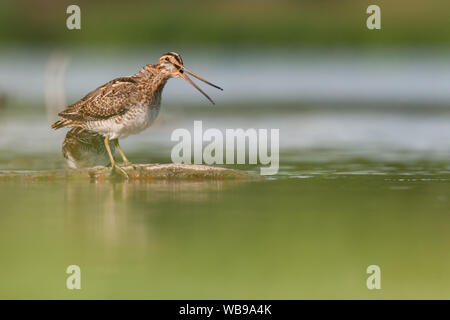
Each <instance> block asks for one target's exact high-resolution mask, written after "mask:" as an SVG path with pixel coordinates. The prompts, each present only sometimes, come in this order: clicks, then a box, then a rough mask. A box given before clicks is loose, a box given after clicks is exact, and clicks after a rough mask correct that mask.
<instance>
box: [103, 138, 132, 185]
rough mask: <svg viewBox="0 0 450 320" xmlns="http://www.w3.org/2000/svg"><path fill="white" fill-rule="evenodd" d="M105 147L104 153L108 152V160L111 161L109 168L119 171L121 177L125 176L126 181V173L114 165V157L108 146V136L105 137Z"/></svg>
mask: <svg viewBox="0 0 450 320" xmlns="http://www.w3.org/2000/svg"><path fill="white" fill-rule="evenodd" d="M105 147H106V151H108V155H109V160H111V167H112V169H113V170H117V171H119V172H120V173H121V174H122V175H124V176H125V178H127V179H128V173H127V172H126V171H125V170H123V169H122V168H121V167H119V166H118V165H117V164H116V161H115V160H114V157H113V155H112V152H111V147H110V145H109V137H108V136H105Z"/></svg>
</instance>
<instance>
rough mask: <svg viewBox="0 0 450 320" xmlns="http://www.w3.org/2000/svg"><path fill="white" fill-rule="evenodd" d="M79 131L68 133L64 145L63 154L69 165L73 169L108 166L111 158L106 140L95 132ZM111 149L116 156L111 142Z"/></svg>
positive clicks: (73, 130)
mask: <svg viewBox="0 0 450 320" xmlns="http://www.w3.org/2000/svg"><path fill="white" fill-rule="evenodd" d="M78 131H79V129H78V128H73V129H71V130H70V131H68V132H67V134H66V137H65V138H64V141H63V144H62V153H63V156H64V158H65V159H66V161H67V165H68V166H69V167H70V168H72V169H79V168H83V167H93V166H96V165H103V166H106V165H108V164H109V163H110V158H109V155H108V151H107V150H106V147H105V144H104V138H103V137H102V136H101V135H100V134H98V133H95V132H91V131H87V130H85V131H81V132H78ZM110 149H111V153H112V154H113V155H114V153H115V146H114V144H112V143H111V142H110Z"/></svg>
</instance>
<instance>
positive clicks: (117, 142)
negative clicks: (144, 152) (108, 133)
mask: <svg viewBox="0 0 450 320" xmlns="http://www.w3.org/2000/svg"><path fill="white" fill-rule="evenodd" d="M114 145H115V146H116V149H117V150H118V151H119V153H120V156H121V157H122V159H123V165H124V166H125V167H128V166H131V165H132V163H131V162H130V160H128V158H127V156H126V155H125V153H123V151H122V149H121V148H120V145H119V139H114Z"/></svg>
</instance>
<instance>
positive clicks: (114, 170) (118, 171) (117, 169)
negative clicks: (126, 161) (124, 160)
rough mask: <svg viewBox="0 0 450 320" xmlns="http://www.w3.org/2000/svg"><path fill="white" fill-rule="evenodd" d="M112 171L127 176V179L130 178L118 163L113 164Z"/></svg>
mask: <svg viewBox="0 0 450 320" xmlns="http://www.w3.org/2000/svg"><path fill="white" fill-rule="evenodd" d="M111 167H112V173H118V174H120V175H122V176H123V177H125V179H126V180H128V179H129V178H130V177H129V176H128V173H127V172H126V171H125V170H124V169H123V168H121V167H119V166H118V165H117V164H113V165H112V166H111Z"/></svg>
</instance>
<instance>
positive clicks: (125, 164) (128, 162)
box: [123, 160, 134, 167]
mask: <svg viewBox="0 0 450 320" xmlns="http://www.w3.org/2000/svg"><path fill="white" fill-rule="evenodd" d="M123 166H124V167H130V166H133V167H134V164H133V163H131V162H130V161H128V160H126V161H124V162H123Z"/></svg>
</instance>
